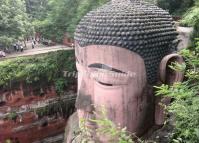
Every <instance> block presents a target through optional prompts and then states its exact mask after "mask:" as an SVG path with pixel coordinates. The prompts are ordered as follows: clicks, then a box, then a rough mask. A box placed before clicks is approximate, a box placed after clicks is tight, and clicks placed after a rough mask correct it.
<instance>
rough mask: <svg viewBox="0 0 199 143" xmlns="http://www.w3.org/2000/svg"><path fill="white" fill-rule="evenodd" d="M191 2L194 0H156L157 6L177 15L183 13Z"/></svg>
mask: <svg viewBox="0 0 199 143" xmlns="http://www.w3.org/2000/svg"><path fill="white" fill-rule="evenodd" d="M193 4H194V0H157V5H158V6H159V7H161V8H163V9H165V10H168V11H169V12H170V13H171V14H172V15H177V16H181V15H183V14H184V13H185V12H186V11H187V10H188V9H189V8H190V7H191V6H193Z"/></svg>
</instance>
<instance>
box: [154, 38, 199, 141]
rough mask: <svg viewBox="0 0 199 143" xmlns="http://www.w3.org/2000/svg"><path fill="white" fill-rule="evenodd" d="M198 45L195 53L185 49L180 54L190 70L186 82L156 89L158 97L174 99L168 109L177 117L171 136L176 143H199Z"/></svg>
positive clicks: (198, 43) (186, 74)
mask: <svg viewBox="0 0 199 143" xmlns="http://www.w3.org/2000/svg"><path fill="white" fill-rule="evenodd" d="M196 45H197V46H196V48H195V51H190V50H188V49H184V50H182V51H181V52H180V53H181V54H182V55H183V56H184V58H185V61H186V64H187V68H188V69H187V70H186V72H185V78H186V81H184V82H183V83H175V84H174V85H173V86H168V85H162V86H161V87H156V88H157V92H156V94H157V96H158V95H164V96H166V97H171V98H173V99H174V101H173V102H172V103H171V104H170V105H169V106H168V107H167V109H168V111H169V112H171V113H173V114H174V115H175V129H174V131H173V133H172V134H171V136H170V137H171V142H174V143H198V142H199V92H198V91H199V82H198V80H199V72H198V68H199V54H198V52H199V42H196ZM178 66H179V65H178ZM178 68H179V67H175V64H174V65H173V67H172V69H175V70H177V69H178Z"/></svg>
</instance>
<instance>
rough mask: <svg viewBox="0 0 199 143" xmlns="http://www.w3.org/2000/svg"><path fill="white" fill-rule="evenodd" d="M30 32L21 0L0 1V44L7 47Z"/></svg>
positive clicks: (29, 25)
mask: <svg viewBox="0 0 199 143" xmlns="http://www.w3.org/2000/svg"><path fill="white" fill-rule="evenodd" d="M31 31H32V29H31V23H30V22H29V19H28V15H27V13H26V8H25V3H24V1H23V0H2V1H0V44H1V45H2V46H3V47H9V46H10V45H11V44H12V43H13V42H16V41H17V40H22V39H23V38H24V37H25V36H26V35H27V34H29V33H30V32H31Z"/></svg>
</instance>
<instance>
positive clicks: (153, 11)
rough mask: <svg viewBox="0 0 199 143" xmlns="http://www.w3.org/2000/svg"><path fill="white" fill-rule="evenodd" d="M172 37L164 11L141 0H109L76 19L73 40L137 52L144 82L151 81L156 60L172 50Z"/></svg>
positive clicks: (170, 27)
mask: <svg viewBox="0 0 199 143" xmlns="http://www.w3.org/2000/svg"><path fill="white" fill-rule="evenodd" d="M176 36H177V33H176V30H175V27H174V22H173V20H172V17H171V16H170V15H169V13H168V12H166V11H164V10H162V9H160V8H158V7H157V6H154V5H153V4H149V3H147V2H143V1H141V0H113V1H112V2H108V3H107V4H105V5H103V6H102V7H100V8H98V9H97V10H94V11H91V12H89V13H88V14H87V15H86V16H85V17H84V18H83V19H82V20H81V21H80V23H79V25H78V26H77V29H76V33H75V41H76V42H77V43H78V44H79V45H80V46H81V47H84V46H88V45H111V46H118V47H123V48H126V49H129V50H131V51H133V52H136V53H138V54H139V55H140V56H142V57H143V59H144V60H145V65H146V70H147V78H148V82H149V83H155V82H156V81H157V71H158V66H159V63H160V60H161V59H162V58H163V57H164V56H165V55H166V54H168V53H169V52H171V51H172V50H173V47H174V46H173V41H174V40H175V39H176Z"/></svg>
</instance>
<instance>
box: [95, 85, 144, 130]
mask: <svg viewBox="0 0 199 143" xmlns="http://www.w3.org/2000/svg"><path fill="white" fill-rule="evenodd" d="M143 91H144V87H143V88H139V86H138V85H137V86H135V85H134V84H127V85H121V86H104V85H101V84H99V83H97V82H95V83H94V104H95V105H96V106H97V107H98V109H99V110H100V107H103V106H104V107H105V109H106V110H107V112H108V114H107V115H108V118H109V119H110V120H112V121H113V122H114V123H115V124H117V125H118V124H120V126H121V127H123V128H124V127H127V129H128V131H130V132H137V131H138V130H137V129H138V127H140V126H142V125H143V121H142V120H144V119H142V118H146V110H147V109H146V106H147V103H146V102H147V101H146V100H147V98H146V96H147V95H146V94H144V95H143V93H144V92H143ZM102 109H103V108H102ZM138 132H139V131H138Z"/></svg>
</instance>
